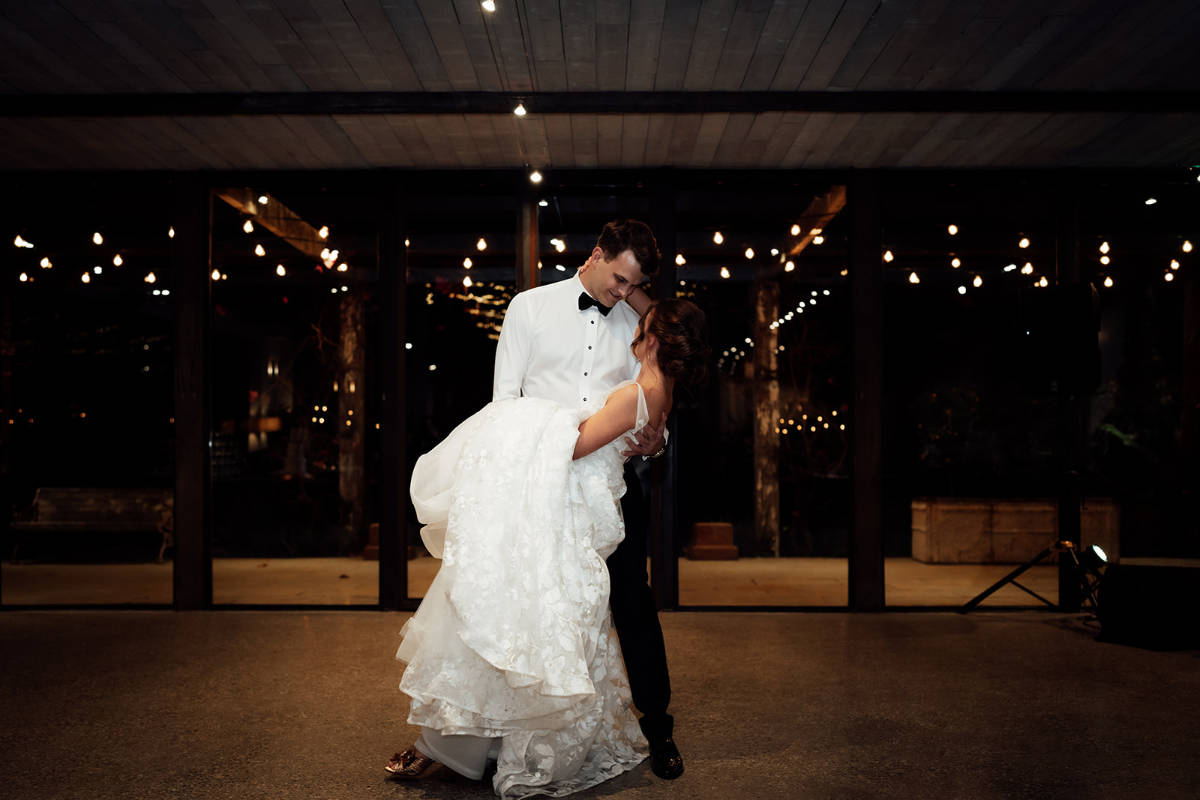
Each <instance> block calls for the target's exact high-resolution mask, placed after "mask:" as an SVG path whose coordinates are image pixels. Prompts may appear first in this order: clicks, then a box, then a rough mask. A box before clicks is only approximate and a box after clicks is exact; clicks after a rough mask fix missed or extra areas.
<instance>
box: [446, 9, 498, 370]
mask: <svg viewBox="0 0 1200 800" xmlns="http://www.w3.org/2000/svg"><path fill="white" fill-rule="evenodd" d="M480 5H481V6H483V10H484V11H486V12H488V13H489V14H494V13H495V12H496V0H483V2H482V3H480ZM434 369H437V368H436V367H434Z"/></svg>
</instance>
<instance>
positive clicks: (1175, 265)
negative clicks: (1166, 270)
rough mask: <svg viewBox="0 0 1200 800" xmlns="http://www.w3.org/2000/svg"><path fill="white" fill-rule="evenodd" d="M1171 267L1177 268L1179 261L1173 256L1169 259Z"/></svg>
mask: <svg viewBox="0 0 1200 800" xmlns="http://www.w3.org/2000/svg"><path fill="white" fill-rule="evenodd" d="M1171 269H1179V262H1178V261H1176V260H1175V259H1173V258H1172V259H1171Z"/></svg>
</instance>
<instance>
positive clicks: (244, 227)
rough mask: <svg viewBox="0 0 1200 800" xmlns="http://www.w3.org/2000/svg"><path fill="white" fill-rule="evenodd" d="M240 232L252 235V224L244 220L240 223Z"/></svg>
mask: <svg viewBox="0 0 1200 800" xmlns="http://www.w3.org/2000/svg"><path fill="white" fill-rule="evenodd" d="M242 230H244V231H245V232H246V233H254V223H253V222H251V221H250V220H246V221H245V222H243V223H242Z"/></svg>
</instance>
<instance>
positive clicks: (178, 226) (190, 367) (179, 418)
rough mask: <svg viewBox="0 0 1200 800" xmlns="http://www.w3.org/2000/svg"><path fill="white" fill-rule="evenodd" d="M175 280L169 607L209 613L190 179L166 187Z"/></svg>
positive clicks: (198, 218)
mask: <svg viewBox="0 0 1200 800" xmlns="http://www.w3.org/2000/svg"><path fill="white" fill-rule="evenodd" d="M172 201H173V204H172V211H173V214H172V216H173V217H174V219H173V220H172V223H171V224H172V225H173V226H174V228H175V238H174V239H173V240H172V242H171V244H172V246H171V262H172V264H171V266H172V270H173V272H174V279H175V565H174V567H175V568H174V584H175V608H176V610H179V611H184V610H196V609H204V608H209V607H211V606H212V591H213V586H212V532H211V529H210V515H209V506H210V502H211V498H212V492H211V485H210V472H209V437H210V435H211V402H210V397H209V388H210V383H211V380H210V378H211V370H210V358H209V352H210V350H209V319H210V308H211V304H210V297H209V290H210V280H209V272H210V270H211V269H212V193H211V191H210V189H209V186H208V184H207V182H206V181H205V180H204V179H203V178H200V177H198V176H184V177H181V178H179V179H178V180H177V181H176V183H175V185H174V186H173V188H172Z"/></svg>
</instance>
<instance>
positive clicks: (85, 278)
mask: <svg viewBox="0 0 1200 800" xmlns="http://www.w3.org/2000/svg"><path fill="white" fill-rule="evenodd" d="M79 280H81V281H83V282H84V283H91V282H92V276H91V275H89V274H88V273H86V272H85V273H83V274H82V275H80V276H79Z"/></svg>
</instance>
